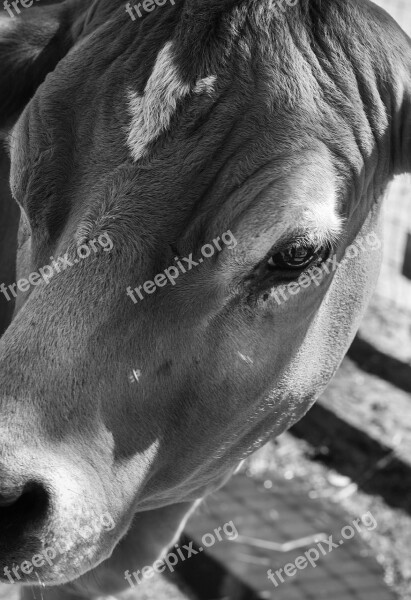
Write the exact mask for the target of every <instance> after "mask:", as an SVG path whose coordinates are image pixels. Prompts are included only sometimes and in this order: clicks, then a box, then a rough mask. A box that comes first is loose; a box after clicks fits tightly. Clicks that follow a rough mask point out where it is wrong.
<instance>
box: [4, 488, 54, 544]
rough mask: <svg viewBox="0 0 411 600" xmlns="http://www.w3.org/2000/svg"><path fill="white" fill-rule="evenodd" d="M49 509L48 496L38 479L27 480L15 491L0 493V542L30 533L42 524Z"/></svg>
mask: <svg viewBox="0 0 411 600" xmlns="http://www.w3.org/2000/svg"><path fill="white" fill-rule="evenodd" d="M49 509H50V496H49V492H48V490H47V489H46V487H45V486H44V485H43V484H42V483H40V482H38V481H30V482H27V483H26V484H25V485H24V486H23V487H22V488H20V489H19V490H17V489H16V491H13V492H10V493H8V492H7V493H5V492H4V491H3V493H2V494H0V531H2V534H3V535H2V538H3V539H2V542H5V541H6V539H7V538H9V539H8V541H9V542H11V538H12V537H13V538H15V540H16V541H17V538H18V537H19V536H20V535H23V534H24V535H31V534H34V532H35V531H36V530H37V531H38V529H39V528H42V526H44V523H45V522H46V519H47V516H48V512H49ZM0 545H1V542H0Z"/></svg>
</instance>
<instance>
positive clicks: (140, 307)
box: [0, 0, 411, 600]
mask: <svg viewBox="0 0 411 600" xmlns="http://www.w3.org/2000/svg"><path fill="white" fill-rule="evenodd" d="M31 4H33V3H32V2H31ZM26 5H27V6H26ZM8 6H9V8H10V7H11V8H12V10H14V12H15V14H14V13H13V14H8V11H6V10H5V11H4V14H2V16H1V20H0V127H1V131H2V138H3V146H4V154H2V155H1V160H2V170H1V173H2V179H1V188H0V189H1V198H0V202H1V204H0V210H1V215H2V218H4V222H3V223H2V226H1V229H0V231H1V235H2V240H0V249H1V252H2V259H1V264H2V267H1V269H2V270H1V276H2V279H1V283H3V288H2V305H1V306H2V307H3V309H2V310H3V313H2V319H3V324H4V329H5V330H4V333H3V335H2V337H1V339H0V528H1V537H0V576H1V581H3V582H4V583H9V584H10V585H11V584H12V583H14V584H21V585H22V588H21V590H22V597H29V596H30V594H31V592H29V591H28V590H30V586H35V585H37V584H40V583H42V584H44V585H45V586H46V587H45V589H44V590H43V591H42V593H43V597H44V598H45V599H46V600H56V599H59V600H69V599H70V598H74V597H75V598H83V599H86V598H87V599H88V598H95V597H106V596H108V595H110V594H111V595H112V594H122V593H124V594H125V593H126V591H125V590H127V589H128V583H127V580H126V578H125V576H124V573H125V572H126V571H127V570H128V569H132V570H133V571H135V570H137V569H139V568H141V567H142V566H144V565H149V564H152V563H153V561H155V560H156V559H157V558H158V557H159V556H160V555H161V553H162V552H163V551H164V549H165V548H167V547H168V546H169V545H170V544H171V543H174V541H175V540H176V539H177V536H178V535H179V533H180V532H181V530H182V527H183V526H184V524H185V522H186V520H187V518H188V517H189V515H190V514H191V512H192V511H193V509H194V508H195V506H197V504H198V503H199V502H200V501H201V499H202V498H203V497H205V496H207V495H208V494H210V493H212V492H213V491H215V490H216V489H218V488H219V487H220V486H222V485H223V484H224V483H225V482H226V481H227V479H228V478H229V477H230V475H231V474H232V473H233V472H234V471H235V469H236V468H237V467H238V465H239V464H240V463H241V461H242V460H243V459H244V458H245V457H246V456H248V455H249V454H250V453H252V452H253V451H254V450H256V449H257V448H258V447H260V446H261V445H262V444H264V442H265V441H267V440H268V439H269V438H270V437H271V436H277V435H279V434H280V433H282V432H284V431H285V430H287V429H288V428H289V427H290V426H291V425H293V423H295V422H296V421H297V420H298V419H300V418H301V417H302V416H303V415H304V414H305V413H306V412H307V410H308V409H309V408H310V406H311V405H312V404H313V402H314V401H315V399H316V398H317V397H318V396H319V395H320V394H321V392H322V391H323V390H324V388H325V387H326V385H327V383H328V382H329V380H330V379H331V378H332V376H333V374H334V373H335V371H336V369H337V368H338V366H339V364H340V362H341V360H342V358H343V356H344V354H345V352H346V350H347V348H348V347H349V345H350V343H351V341H352V339H353V337H354V335H355V332H356V330H357V328H358V326H359V323H360V320H361V316H362V314H363V312H364V309H365V307H366V305H367V302H368V300H369V298H370V295H371V293H372V290H373V287H374V285H375V282H376V279H377V276H378V270H379V264H380V254H381V252H380V250H377V249H375V248H371V247H370V245H369V244H368V242H367V240H375V239H380V232H381V216H380V215H381V211H380V209H381V203H382V199H383V197H384V192H385V189H386V187H387V184H388V183H389V181H390V180H391V179H392V178H393V177H394V175H396V174H398V173H405V172H409V171H410V151H409V144H410V135H411V126H410V122H411V107H410V102H411V49H410V40H409V39H408V38H407V36H406V35H405V34H404V33H403V32H402V30H401V29H400V27H399V26H398V25H397V24H396V23H395V22H394V21H393V20H392V19H391V18H390V17H389V16H388V15H387V14H386V13H385V12H384V11H383V10H381V9H379V8H377V7H376V6H375V5H374V4H373V3H371V2H369V1H368V0H361V1H359V0H327V2H324V1H323V0H298V2H294V0H293V2H291V1H290V2H289V3H288V4H286V3H285V2H282V0H175V2H164V1H163V0H161V1H160V0H156V2H154V0H145V2H143V3H142V4H140V5H139V6H140V8H139V9H138V11H137V10H134V8H133V6H132V5H130V3H129V4H128V5H126V4H125V3H124V2H122V1H120V0H66V1H65V2H62V3H59V4H56V5H50V6H48V5H46V4H45V3H44V4H42V3H41V1H40V2H37V3H34V4H33V6H31V5H30V3H29V2H27V1H26V0H25V2H23V1H22V2H21V3H20V4H19V2H13V3H9V5H8ZM5 8H6V4H5ZM16 8H18V9H19V11H18V12H17V10H15V9H16ZM137 8H138V6H137ZM131 9H132V10H131ZM138 13H140V16H139V14H138ZM2 151H3V150H2ZM9 171H10V177H9V182H8V180H7V177H8V172H9ZM16 207H18V211H17V209H16ZM17 221H18V222H17ZM17 230H18V232H17ZM224 235H225V236H226V237H225V238H223V236H224ZM227 236H228V237H227ZM99 239H100V240H102V239H105V240H110V244H111V245H110V246H109V247H107V248H104V251H103V250H102V249H101V248H100V251H99V252H91V254H90V255H89V256H88V257H87V258H84V260H78V258H75V257H76V256H79V255H78V254H76V252H78V249H79V248H80V247H84V246H85V245H86V246H88V247H89V246H90V244H91V243H94V244H95V245H96V243H97V242H96V240H99ZM224 239H225V240H226V241H227V240H231V242H232V243H230V244H228V243H227V244H226V243H222V242H221V240H223V241H224ZM364 240H366V241H364ZM216 244H219V249H218V251H217V247H216ZM210 245H211V246H213V245H214V247H215V252H214V254H213V256H211V257H210V258H207V259H205V258H204V260H203V261H202V263H201V264H200V261H199V260H198V257H199V256H201V255H202V254H201V253H202V249H203V248H205V247H206V246H208V247H209V246H210ZM354 246H355V247H356V248H357V251H356V252H350V257H348V256H347V249H348V248H351V249H352V248H353V247H354ZM374 246H375V245H374ZM105 250H109V251H107V252H106V251H105ZM14 255H16V262H15V265H16V267H15V271H14V263H13V257H14ZM203 256H204V253H203ZM184 258H185V259H186V261H185V262H183V259H184ZM188 260H190V268H188V266H187V265H188ZM63 262H64V268H63V267H62V265H63ZM194 263H195V266H193V267H192V265H193V264H194ZM50 264H53V265H55V264H57V265H60V267H61V268H60V270H59V271H58V272H54V273H53V276H50V277H39V273H43V274H44V273H48V271H47V270H46V266H48V267H49V268H51V267H50ZM179 264H181V265H183V267H184V266H187V268H185V270H184V271H183V270H182V269H181V268H180V266H178V269H179V271H178V278H177V276H174V278H172V277H169V278H168V280H167V282H166V283H167V285H165V284H164V281H165V280H164V278H163V279H160V277H159V275H160V274H163V275H164V274H165V273H166V272H167V273H169V274H170V273H175V271H173V272H171V271H170V268H171V267H172V266H173V267H174V268H176V265H179ZM41 269H42V271H41ZM319 273H321V276H320V275H319ZM313 274H314V275H313ZM13 278H14V279H15V281H14V286H13ZM153 280H154V281H153ZM160 281H161V283H160ZM27 282H29V284H27ZM307 282H308V283H307ZM153 286H154V287H153ZM284 286H286V287H287V290H288V292H287V294H283V295H281V292H280V290H284ZM142 289H143V290H144V291H145V294H144V295H143V294H142V293H141V290H142ZM132 290H140V293H141V298H140V296H139V295H138V292H133V291H132ZM6 296H8V297H6ZM131 296H132V297H131ZM278 299H279V300H280V301H278ZM11 307H13V308H11ZM11 311H13V314H12V316H11ZM103 517H104V518H103ZM108 523H110V526H106V525H107V524H108ZM84 527H86V528H88V530H87V531H88V534H87V535H82V534H81V532H82V531H83V533H84ZM56 548H57V550H56ZM46 550H47V553H46V555H47V556H48V558H49V560H42V559H41V556H43V557H44V556H45V554H44V553H45V552H46ZM60 550H61V551H60ZM63 550H64V551H63ZM39 557H40V558H39ZM13 589H15V588H13Z"/></svg>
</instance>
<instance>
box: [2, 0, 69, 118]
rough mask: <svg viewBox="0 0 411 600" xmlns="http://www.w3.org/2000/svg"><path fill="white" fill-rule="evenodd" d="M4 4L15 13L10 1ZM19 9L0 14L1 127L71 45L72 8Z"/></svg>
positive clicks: (19, 111)
mask: <svg viewBox="0 0 411 600" xmlns="http://www.w3.org/2000/svg"><path fill="white" fill-rule="evenodd" d="M14 4H15V5H17V6H20V4H18V3H14ZM6 5H7V6H8V7H9V8H10V11H11V14H13V13H14V14H15V8H13V6H12V4H11V3H10V2H8V1H7V2H5V3H4V7H5V8H6ZM6 10H7V8H6ZM19 10H20V14H19V15H18V16H5V14H4V15H1V16H0V128H1V129H5V128H8V127H9V126H11V125H12V124H13V123H14V121H16V120H17V118H18V116H19V114H20V113H21V111H22V110H23V109H24V107H25V105H26V104H27V103H28V101H29V100H30V98H31V97H32V96H33V95H34V93H35V91H36V89H37V88H38V86H39V85H40V84H41V83H42V81H43V80H44V79H45V77H46V75H47V73H50V71H52V70H53V69H54V68H55V66H56V65H57V63H58V62H59V61H60V60H61V59H62V58H63V57H64V55H65V54H66V53H67V52H68V50H69V49H70V48H71V46H72V45H73V39H72V33H71V31H72V22H73V11H72V10H71V8H69V7H68V6H66V5H65V4H60V5H54V6H45V7H34V6H33V7H30V8H22V7H21V6H20V8H19Z"/></svg>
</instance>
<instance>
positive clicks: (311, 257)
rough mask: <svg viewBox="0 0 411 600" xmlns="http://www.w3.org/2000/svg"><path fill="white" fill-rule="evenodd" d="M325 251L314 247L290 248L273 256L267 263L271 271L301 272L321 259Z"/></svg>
mask: <svg viewBox="0 0 411 600" xmlns="http://www.w3.org/2000/svg"><path fill="white" fill-rule="evenodd" d="M324 252H325V249H324V248H322V247H321V246H320V247H314V246H289V247H288V248H286V249H285V250H283V251H281V252H278V253H277V254H274V255H272V256H271V257H270V258H269V259H268V262H267V266H268V268H269V269H270V270H276V271H284V270H287V271H288V270H289V271H293V270H295V271H301V270H302V269H305V268H306V267H308V266H309V265H311V264H312V263H313V262H314V261H316V260H317V259H319V258H321V257H322V256H323V254H324Z"/></svg>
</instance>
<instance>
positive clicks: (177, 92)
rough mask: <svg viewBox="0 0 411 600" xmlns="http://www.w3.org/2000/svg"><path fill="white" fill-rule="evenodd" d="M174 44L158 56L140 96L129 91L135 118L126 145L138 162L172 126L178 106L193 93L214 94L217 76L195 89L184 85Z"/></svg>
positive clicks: (161, 51)
mask: <svg viewBox="0 0 411 600" xmlns="http://www.w3.org/2000/svg"><path fill="white" fill-rule="evenodd" d="M172 46H173V43H172V42H167V44H166V45H165V46H164V48H163V49H162V50H160V52H159V53H158V56H157V60H156V63H155V65H154V69H153V72H152V73H151V75H150V78H149V80H148V81H147V85H146V87H145V90H144V95H143V96H139V95H138V94H137V93H136V92H133V91H132V90H129V92H128V96H129V110H130V113H131V116H132V120H131V126H130V131H129V133H128V139H127V144H128V147H129V148H130V150H131V154H132V156H133V158H134V160H135V161H137V160H139V159H140V158H142V157H143V156H144V154H145V153H146V151H147V146H148V145H149V144H150V143H151V142H152V141H154V140H155V139H156V137H158V136H159V135H160V134H161V133H162V132H164V131H165V130H166V129H167V128H168V127H169V125H170V121H171V118H172V116H173V114H174V112H175V110H176V108H177V103H178V102H179V101H180V100H182V99H183V98H184V97H185V96H188V95H189V94H190V93H191V92H193V93H195V94H199V93H211V92H212V91H213V89H214V83H215V79H216V78H215V76H209V77H205V78H204V79H200V80H199V81H198V82H197V83H196V85H195V86H190V85H189V84H188V83H184V82H183V81H182V79H181V76H180V74H179V72H178V69H177V67H176V65H175V64H174V58H173V54H172Z"/></svg>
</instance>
